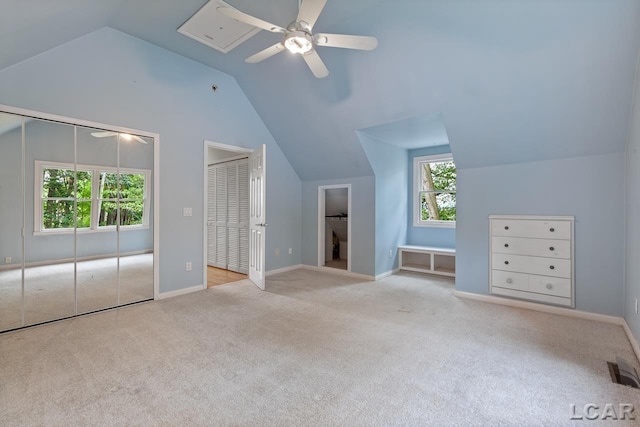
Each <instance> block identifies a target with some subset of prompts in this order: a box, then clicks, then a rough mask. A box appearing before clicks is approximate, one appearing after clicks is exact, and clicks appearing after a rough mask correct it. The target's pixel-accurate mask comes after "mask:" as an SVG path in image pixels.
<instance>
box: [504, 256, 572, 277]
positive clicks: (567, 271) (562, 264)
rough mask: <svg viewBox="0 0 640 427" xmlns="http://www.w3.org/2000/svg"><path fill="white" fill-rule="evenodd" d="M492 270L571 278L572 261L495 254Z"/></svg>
mask: <svg viewBox="0 0 640 427" xmlns="http://www.w3.org/2000/svg"><path fill="white" fill-rule="evenodd" d="M491 269H493V270H503V271H514V272H518V273H529V274H538V275H543V276H553V277H564V278H567V279H570V278H571V260H568V259H556V258H542V257H532V256H524V255H509V254H498V253H494V254H492V256H491Z"/></svg>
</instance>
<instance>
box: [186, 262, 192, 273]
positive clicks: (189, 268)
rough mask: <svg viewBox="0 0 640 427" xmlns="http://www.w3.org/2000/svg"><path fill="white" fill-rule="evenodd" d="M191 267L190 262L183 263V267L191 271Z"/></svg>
mask: <svg viewBox="0 0 640 427" xmlns="http://www.w3.org/2000/svg"><path fill="white" fill-rule="evenodd" d="M192 268H193V264H191V263H190V262H188V263H187V264H186V265H185V269H186V270H187V271H191V269H192Z"/></svg>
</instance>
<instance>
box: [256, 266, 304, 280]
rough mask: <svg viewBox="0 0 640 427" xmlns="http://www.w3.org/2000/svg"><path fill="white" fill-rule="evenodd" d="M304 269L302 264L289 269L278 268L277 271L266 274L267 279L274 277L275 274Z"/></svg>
mask: <svg viewBox="0 0 640 427" xmlns="http://www.w3.org/2000/svg"><path fill="white" fill-rule="evenodd" d="M301 268H302V264H297V265H290V266H289V267H283V268H278V269H276V270H269V271H267V272H266V273H265V276H266V277H269V276H273V275H275V274H281V273H286V272H288V271H293V270H299V269H301Z"/></svg>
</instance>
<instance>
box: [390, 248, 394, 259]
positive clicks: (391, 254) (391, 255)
mask: <svg viewBox="0 0 640 427" xmlns="http://www.w3.org/2000/svg"><path fill="white" fill-rule="evenodd" d="M389 258H393V250H392V249H389Z"/></svg>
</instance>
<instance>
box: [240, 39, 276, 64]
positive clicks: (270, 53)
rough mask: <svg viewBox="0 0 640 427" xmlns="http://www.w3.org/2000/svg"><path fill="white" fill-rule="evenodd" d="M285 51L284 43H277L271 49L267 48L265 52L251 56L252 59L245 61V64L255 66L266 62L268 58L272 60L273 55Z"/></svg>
mask: <svg viewBox="0 0 640 427" xmlns="http://www.w3.org/2000/svg"><path fill="white" fill-rule="evenodd" d="M283 50H284V45H283V44H282V43H277V44H274V45H273V46H271V47H268V48H266V49H265V50H261V51H260V52H258V53H256V54H255V55H251V56H250V57H248V58H247V59H245V62H248V63H249V64H255V63H257V62H260V61H264V60H265V59H267V58H271V57H272V56H273V55H275V54H277V53H280V52H282V51H283Z"/></svg>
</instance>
